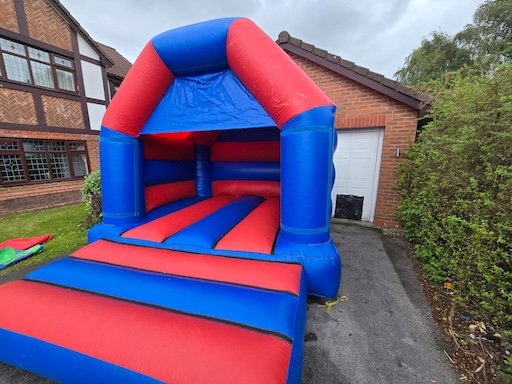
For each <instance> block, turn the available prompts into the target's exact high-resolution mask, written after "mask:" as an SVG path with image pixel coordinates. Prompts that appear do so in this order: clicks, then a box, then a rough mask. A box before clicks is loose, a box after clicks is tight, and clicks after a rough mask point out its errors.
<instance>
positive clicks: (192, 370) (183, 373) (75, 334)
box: [0, 281, 291, 383]
mask: <svg viewBox="0 0 512 384" xmlns="http://www.w3.org/2000/svg"><path fill="white" fill-rule="evenodd" d="M0 297H2V300H3V306H2V307H3V309H2V315H1V316H0V327H2V328H4V329H7V330H10V331H13V332H16V333H20V334H23V335H27V336H31V337H34V338H37V339H40V340H43V341H46V342H49V343H52V344H55V345H59V346H62V347H64V348H68V349H70V350H73V351H77V352H80V353H83V354H86V355H88V356H92V357H94V358H97V359H101V360H104V361H107V362H110V363H112V364H116V365H119V366H121V367H124V368H127V369H131V370H133V371H136V372H140V373H142V374H144V375H147V376H149V377H153V378H155V379H158V380H162V381H163V382H167V383H177V382H180V383H185V382H186V383H211V382H212V380H214V381H215V382H219V383H235V382H243V383H284V382H285V381H286V375H287V369H288V364H289V360H290V354H291V345H290V344H289V343H287V342H285V341H283V340H281V339H279V338H277V337H275V336H270V335H266V334H263V333H259V332H256V331H252V330H249V329H245V328H242V327H237V326H234V325H230V324H224V323H219V322H215V321H210V320H206V319H200V318H195V317H191V316H186V315H182V314H177V313H173V312H169V311H165V310H160V309H155V308H150V307H145V306H142V305H137V304H133V303H128V302H124V301H120V300H115V299H110V298H105V297H100V296H96V295H91V294H87V293H82V292H77V291H72V290H68V289H63V288H58V287H54V286H50V285H45V284H39V283H31V282H24V281H16V282H12V283H9V284H4V285H2V286H0Z"/></svg>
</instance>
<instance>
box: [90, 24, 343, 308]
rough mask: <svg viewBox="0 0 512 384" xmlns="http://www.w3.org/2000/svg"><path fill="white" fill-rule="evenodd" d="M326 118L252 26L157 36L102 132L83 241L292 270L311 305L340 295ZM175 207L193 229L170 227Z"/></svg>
mask: <svg viewBox="0 0 512 384" xmlns="http://www.w3.org/2000/svg"><path fill="white" fill-rule="evenodd" d="M334 112H335V106H334V105H333V102H332V101H331V100H330V99H329V98H328V97H327V96H326V95H325V94H324V93H323V92H322V91H321V90H320V89H319V88H318V87H317V85H316V84H315V83H314V82H313V81H312V80H311V79H310V78H309V77H307V75H306V74H305V73H304V72H303V71H302V70H301V69H300V68H299V67H298V66H297V65H296V64H295V63H294V62H293V61H292V60H291V58H290V57H289V56H288V55H287V54H286V53H285V52H284V51H282V49H281V48H280V47H279V46H277V45H276V44H275V43H274V42H273V41H272V40H271V39H270V38H269V37H268V36H267V35H265V34H264V33H263V32H262V31H261V30H260V29H259V28H258V27H257V26H256V25H255V24H253V23H252V22H251V21H250V20H248V19H243V18H239V19H220V20H214V21H210V22H206V23H201V24H196V25H192V26H187V27H183V28H179V29H176V30H171V31H168V32H166V33H163V34H161V35H159V36H156V37H155V38H154V39H153V40H152V41H151V42H150V43H149V44H148V45H147V46H146V47H145V48H144V50H143V52H142V53H141V55H140V56H139V58H138V59H137V61H136V62H135V64H134V65H133V68H132V70H131V71H130V72H129V73H128V76H127V77H126V79H125V80H124V82H123V83H122V85H121V87H120V89H119V90H118V92H117V94H116V95H115V97H114V98H113V100H112V103H111V104H110V106H109V108H108V110H107V113H106V115H105V117H104V120H103V126H102V129H101V138H100V154H101V172H102V190H103V224H102V225H100V226H98V227H97V228H94V229H93V230H92V231H91V233H90V241H94V240H96V239H99V238H109V239H115V240H116V241H122V242H129V243H137V244H143V245H149V246H153V247H155V246H156V247H166V248H171V249H178V250H184V251H190V252H198V253H203V254H222V255H227V256H238V257H247V258H252V259H262V260H271V261H283V262H299V263H301V264H302V265H303V266H304V267H305V269H306V276H307V282H308V292H309V293H310V294H314V295H318V296H321V297H327V298H330V297H334V296H336V294H337V291H338V286H339V280H340V261H339V260H340V259H339V256H338V253H337V251H336V249H335V247H334V245H333V243H332V241H331V239H330V234H329V221H330V212H331V200H330V191H331V188H332V183H333V166H332V154H333V150H334V147H335V138H336V134H335V131H334V129H333V123H334ZM228 197H231V198H232V200H230V201H229V202H228V201H227V200H226V199H228ZM222 199H224V200H222ZM233 199H234V200H233ZM194 207H196V209H194ZM183 209H186V211H185V212H186V214H188V215H189V217H192V216H194V215H195V216H194V217H197V222H195V223H193V222H192V221H193V220H190V221H186V220H185V221H186V223H185V222H184V223H183V225H178V224H176V220H174V222H173V225H171V226H169V224H168V222H169V221H172V219H173V217H174V218H178V219H180V217H181V216H180V215H179V214H176V211H178V210H183ZM198 211H199V212H198ZM279 211H280V219H279ZM171 213H173V215H174V216H173V217H170V218H168V220H167V219H166V218H165V217H166V216H167V217H168V215H169V214H171ZM244 219H245V220H244ZM180 220H181V219H180ZM163 226H169V227H168V231H167V232H166V231H165V229H163V228H162V227H163ZM171 227H172V228H171ZM185 227H187V228H185ZM133 228H135V229H133ZM156 232H159V234H160V236H158V235H156Z"/></svg>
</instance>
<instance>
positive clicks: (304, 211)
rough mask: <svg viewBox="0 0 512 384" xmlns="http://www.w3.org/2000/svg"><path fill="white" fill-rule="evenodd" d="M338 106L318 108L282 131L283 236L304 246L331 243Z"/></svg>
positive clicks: (304, 114) (307, 112)
mask: <svg viewBox="0 0 512 384" xmlns="http://www.w3.org/2000/svg"><path fill="white" fill-rule="evenodd" d="M334 111H335V107H332V106H329V107H319V108H315V109H311V110H309V111H306V112H303V113H301V114H300V115H298V116H296V117H294V118H293V119H291V120H290V121H288V122H287V123H286V124H285V125H284V126H283V127H282V131H281V235H282V236H283V237H284V238H286V239H287V240H290V241H294V242H296V243H304V244H320V243H325V242H327V241H329V239H330V234H329V223H330V216H331V188H332V177H333V175H332V155H333V144H334V143H333V130H334Z"/></svg>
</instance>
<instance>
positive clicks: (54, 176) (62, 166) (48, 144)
mask: <svg viewBox="0 0 512 384" xmlns="http://www.w3.org/2000/svg"><path fill="white" fill-rule="evenodd" d="M0 174H1V179H0V184H3V185H11V184H12V185H15V184H22V183H30V182H40V181H52V180H66V179H76V178H83V177H84V176H86V175H88V174H89V157H88V154H87V147H86V143H85V142H84V141H64V140H60V141H57V140H23V139H12V138H0Z"/></svg>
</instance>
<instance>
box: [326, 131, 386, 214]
mask: <svg viewBox="0 0 512 384" xmlns="http://www.w3.org/2000/svg"><path fill="white" fill-rule="evenodd" d="M382 137H383V130H382V129H361V130H351V131H338V147H337V149H336V151H335V153H334V156H333V161H334V165H335V167H336V178H335V182H334V187H333V190H332V202H333V215H334V208H335V206H336V195H340V194H343V195H356V196H363V197H364V203H363V213H362V220H365V221H371V220H373V214H374V212H375V199H376V194H377V183H378V175H379V168H380V156H381V152H382Z"/></svg>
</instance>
